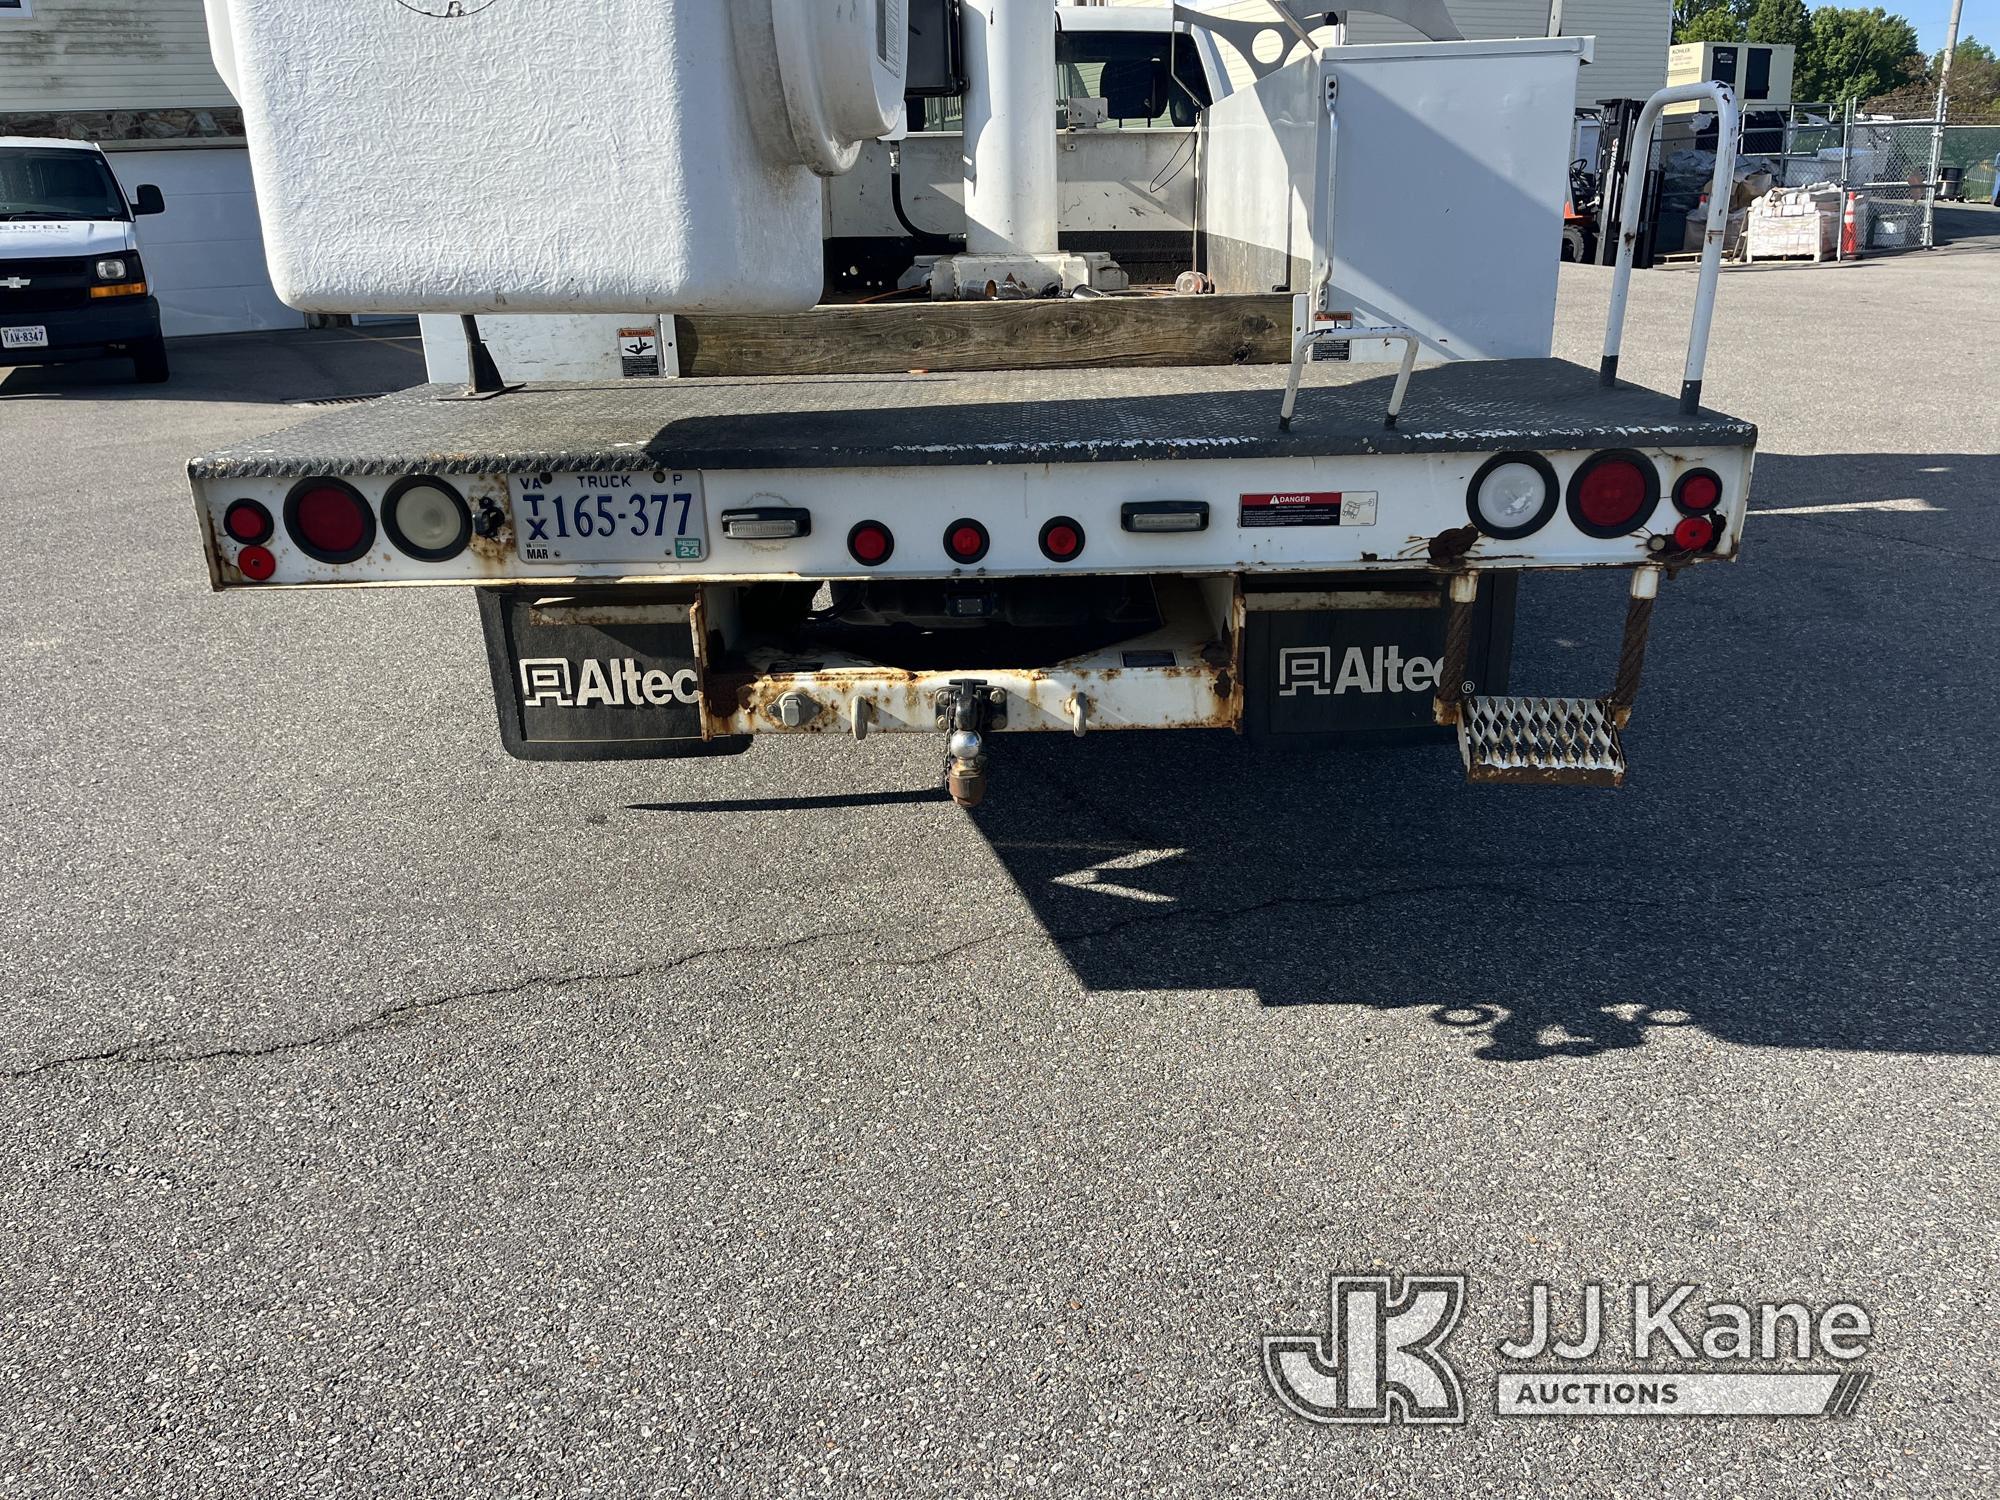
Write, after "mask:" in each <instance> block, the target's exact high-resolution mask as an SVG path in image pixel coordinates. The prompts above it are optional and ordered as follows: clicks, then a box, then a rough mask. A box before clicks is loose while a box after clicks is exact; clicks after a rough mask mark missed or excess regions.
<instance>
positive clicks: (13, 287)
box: [0, 276, 28, 292]
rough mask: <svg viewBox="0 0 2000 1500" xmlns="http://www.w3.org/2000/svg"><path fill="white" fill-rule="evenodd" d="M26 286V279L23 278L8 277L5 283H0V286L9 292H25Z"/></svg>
mask: <svg viewBox="0 0 2000 1500" xmlns="http://www.w3.org/2000/svg"><path fill="white" fill-rule="evenodd" d="M27 285H28V278H27V277H25V276H9V277H8V278H7V279H6V280H5V281H0V286H4V287H5V288H7V290H8V291H10V292H18V291H22V290H25V289H26V287H27Z"/></svg>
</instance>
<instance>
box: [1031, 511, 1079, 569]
mask: <svg viewBox="0 0 2000 1500" xmlns="http://www.w3.org/2000/svg"><path fill="white" fill-rule="evenodd" d="M1039 540H1040V542H1041V547H1042V556H1044V557H1046V558H1047V559H1048V560H1049V561H1050V562H1068V561H1069V560H1070V559H1071V558H1073V557H1075V556H1076V555H1077V554H1078V553H1079V552H1081V551H1083V528H1082V527H1081V526H1079V525H1078V524H1077V523H1076V522H1075V521H1072V520H1071V519H1070V518H1069V517H1068V516H1056V517H1054V518H1052V519H1051V520H1050V521H1049V522H1048V523H1047V524H1046V525H1044V526H1043V527H1042V534H1041V536H1040V538H1039Z"/></svg>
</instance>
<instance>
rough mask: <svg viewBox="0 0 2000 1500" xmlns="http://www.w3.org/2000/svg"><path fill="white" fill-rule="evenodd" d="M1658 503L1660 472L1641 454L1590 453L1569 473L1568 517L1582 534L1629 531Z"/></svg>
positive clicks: (1621, 451) (1608, 534)
mask: <svg viewBox="0 0 2000 1500" xmlns="http://www.w3.org/2000/svg"><path fill="white" fill-rule="evenodd" d="M1659 503H1660V472H1659V470H1657V469H1655V468H1654V467H1653V465H1652V464H1651V463H1650V462H1648V461H1647V459H1646V457H1645V456H1644V455H1643V454H1639V453H1633V452H1629V451H1627V450H1625V449H1615V450H1613V451H1612V452H1609V453H1598V454H1593V455H1592V456H1591V457H1589V458H1587V459H1585V460H1584V461H1583V463H1582V464H1581V465H1580V466H1579V467H1578V468H1577V471H1576V473H1575V474H1573V475H1572V476H1571V477H1570V481H1569V518H1570V520H1571V521H1573V522H1575V523H1576V529H1577V530H1578V531H1581V532H1582V533H1583V534H1584V535H1585V536H1594V537H1604V538H1610V537H1619V536H1626V535H1629V534H1630V533H1631V532H1634V531H1637V530H1638V529H1639V527H1640V526H1642V525H1644V524H1645V521H1646V518H1647V517H1648V516H1650V515H1652V513H1653V507H1654V506H1656V505H1658V504H1659Z"/></svg>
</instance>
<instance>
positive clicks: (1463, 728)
mask: <svg viewBox="0 0 2000 1500" xmlns="http://www.w3.org/2000/svg"><path fill="white" fill-rule="evenodd" d="M1458 753H1459V756H1460V758H1461V759H1463V760H1464V762H1465V775H1466V779H1467V780H1468V781H1477V782H1501V783H1513V784H1516V785H1525V786H1622V785H1623V784H1624V781H1625V747H1624V745H1623V744H1621V743H1620V742H1619V738H1618V728H1617V726H1616V725H1615V724H1613V723H1612V722H1611V717H1610V714H1609V713H1608V712H1607V711H1606V709H1605V706H1604V704H1603V703H1602V702H1600V701H1599V700H1597V699H1595V698H1467V699H1465V700H1464V701H1463V703H1462V704H1461V705H1460V708H1459V715H1458Z"/></svg>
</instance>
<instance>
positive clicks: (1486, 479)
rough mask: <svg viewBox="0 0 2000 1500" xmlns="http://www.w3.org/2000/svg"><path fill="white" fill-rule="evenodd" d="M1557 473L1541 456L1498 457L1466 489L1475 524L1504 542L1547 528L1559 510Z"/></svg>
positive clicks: (1473, 478) (1510, 455)
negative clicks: (1551, 518)
mask: <svg viewBox="0 0 2000 1500" xmlns="http://www.w3.org/2000/svg"><path fill="white" fill-rule="evenodd" d="M1556 492H1557V491H1556V471H1555V469H1554V468H1552V467H1551V466H1550V464H1549V461H1548V460H1547V459H1545V458H1543V457H1542V456H1541V455H1540V454H1539V453H1496V454H1494V455H1493V457H1491V458H1489V459H1487V460H1486V462H1485V463H1483V464H1481V465H1480V466H1479V471H1478V472H1477V473H1476V474H1474V475H1473V476H1472V482H1471V483H1470V484H1469V485H1467V486H1466V489H1465V510H1466V514H1467V516H1468V517H1470V518H1471V521H1472V524H1473V525H1474V526H1476V527H1478V528H1479V530H1480V531H1481V532H1483V533H1484V534H1485V535H1487V536H1490V537H1497V538H1499V539H1501V540H1503V541H1505V540H1510V539H1512V538H1514V537H1523V536H1527V535H1528V534H1529V533H1530V532H1534V531H1539V530H1540V529H1541V528H1542V527H1543V526H1545V525H1547V524H1548V519H1549V517H1550V516H1552V515H1554V514H1555V510H1556Z"/></svg>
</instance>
